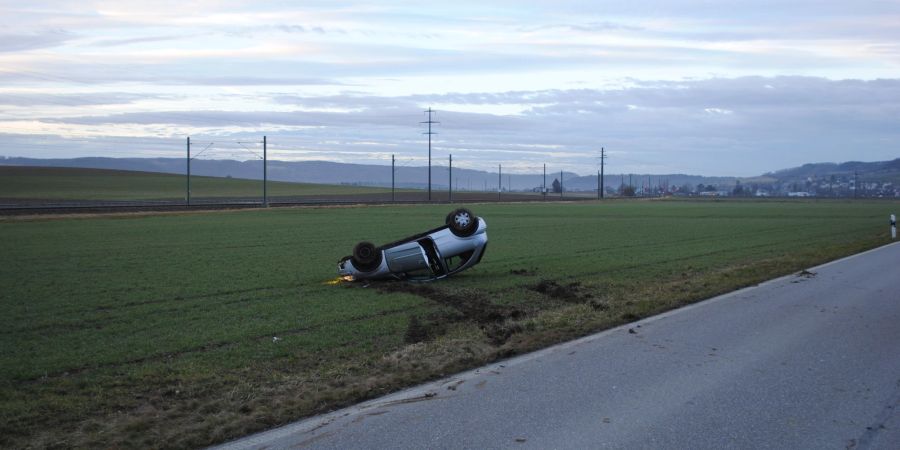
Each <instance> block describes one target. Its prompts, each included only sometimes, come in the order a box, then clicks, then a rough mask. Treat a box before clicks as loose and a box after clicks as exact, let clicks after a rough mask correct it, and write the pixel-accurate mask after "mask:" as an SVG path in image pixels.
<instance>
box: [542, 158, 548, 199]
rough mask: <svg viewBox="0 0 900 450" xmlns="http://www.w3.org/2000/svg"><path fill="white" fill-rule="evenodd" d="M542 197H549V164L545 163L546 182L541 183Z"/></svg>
mask: <svg viewBox="0 0 900 450" xmlns="http://www.w3.org/2000/svg"><path fill="white" fill-rule="evenodd" d="M541 197H545V198H546V197H547V163H544V181H543V183H541Z"/></svg>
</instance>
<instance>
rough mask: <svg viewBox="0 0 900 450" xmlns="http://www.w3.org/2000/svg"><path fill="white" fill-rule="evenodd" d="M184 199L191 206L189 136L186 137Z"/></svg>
mask: <svg viewBox="0 0 900 450" xmlns="http://www.w3.org/2000/svg"><path fill="white" fill-rule="evenodd" d="M185 200H186V202H187V205H188V206H191V137H190V136H188V138H187V191H186V196H185Z"/></svg>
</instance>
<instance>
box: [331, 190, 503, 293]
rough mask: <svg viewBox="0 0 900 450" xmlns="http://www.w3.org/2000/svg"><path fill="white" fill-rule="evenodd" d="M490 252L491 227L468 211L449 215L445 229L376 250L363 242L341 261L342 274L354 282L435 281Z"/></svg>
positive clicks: (472, 263) (474, 262) (479, 259)
mask: <svg viewBox="0 0 900 450" xmlns="http://www.w3.org/2000/svg"><path fill="white" fill-rule="evenodd" d="M485 248H487V223H485V221H484V219H482V218H480V217H476V216H475V215H474V214H472V211H469V210H468V209H466V208H459V209H457V210H455V211H453V212H451V213H450V214H448V215H447V218H446V220H445V225H444V226H442V227H439V228H435V229H433V230H431V231H426V232H424V233H420V234H417V235H414V236H410V237H408V238H406V239H402V240H399V241H396V242H392V243H390V244H386V245H382V246H380V247H376V246H375V245H374V244H372V243H371V242H360V243H359V244H356V247H354V248H353V254H352V255H351V256H345V257H343V258H341V260H340V261H338V273H339V274H340V275H341V276H343V277H345V278H347V279H353V280H363V279H378V278H395V279H399V280H412V281H431V280H438V279H441V278H445V277H448V276H450V275H453V274H455V273H457V272H460V271H463V270H465V269H468V268H469V267H472V266H474V265H475V264H478V263H479V262H480V261H481V258H482V256H484V250H485Z"/></svg>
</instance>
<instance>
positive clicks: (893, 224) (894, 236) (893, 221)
mask: <svg viewBox="0 0 900 450" xmlns="http://www.w3.org/2000/svg"><path fill="white" fill-rule="evenodd" d="M891 239H897V217H896V216H894V215H893V214H891Z"/></svg>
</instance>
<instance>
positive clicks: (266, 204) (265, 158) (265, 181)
mask: <svg viewBox="0 0 900 450" xmlns="http://www.w3.org/2000/svg"><path fill="white" fill-rule="evenodd" d="M268 165H269V161H268V156H267V155H266V137H265V136H263V207H264V208H268V207H269V192H268V186H267V185H268V183H269V176H268Z"/></svg>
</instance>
